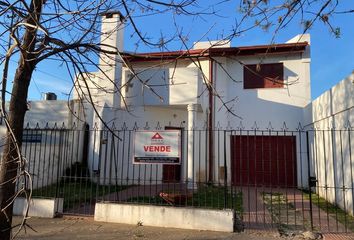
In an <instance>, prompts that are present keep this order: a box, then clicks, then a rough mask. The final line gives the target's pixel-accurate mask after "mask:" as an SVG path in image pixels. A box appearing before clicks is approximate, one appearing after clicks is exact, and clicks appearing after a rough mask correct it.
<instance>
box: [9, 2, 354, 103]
mask: <svg viewBox="0 0 354 240" xmlns="http://www.w3.org/2000/svg"><path fill="white" fill-rule="evenodd" d="M237 2H238V1H230V3H228V4H224V5H221V6H215V8H214V9H215V10H216V11H217V14H215V15H203V16H197V17H195V16H194V17H190V16H189V17H186V16H180V15H177V16H176V15H172V14H161V15H158V16H152V17H149V18H139V17H137V18H136V24H137V26H138V27H139V29H141V31H142V32H143V33H144V34H147V36H151V37H152V39H155V40H157V39H159V38H160V37H161V36H162V35H163V36H166V37H168V36H171V35H173V34H174V33H175V31H176V30H175V27H174V25H173V24H174V21H176V22H177V24H178V26H179V29H183V32H184V33H185V34H186V35H188V41H187V44H188V47H191V46H192V44H193V42H196V41H206V40H217V39H220V38H222V37H223V36H225V35H228V33H229V32H230V30H231V29H232V27H233V25H234V24H235V22H238V21H239V20H240V15H239V12H238V4H237ZM343 2H344V4H343V6H341V8H340V9H354V4H353V1H343ZM137 16H138V13H137ZM251 21H254V20H250V21H248V22H246V25H247V24H253V22H251ZM331 23H332V25H333V26H334V27H340V30H341V35H340V38H336V37H335V36H334V35H333V34H332V33H331V32H330V31H329V28H328V27H327V26H325V25H324V24H323V23H322V22H317V23H316V24H315V25H314V26H313V27H312V28H311V29H310V30H309V31H308V33H310V34H311V92H312V99H315V98H317V97H318V96H319V95H321V93H323V92H324V91H326V90H328V89H329V88H331V87H332V86H334V85H335V84H336V83H338V82H339V81H340V80H342V79H344V78H345V77H346V76H348V75H349V74H351V73H352V71H353V70H354V47H353V45H354V27H353V23H354V14H353V13H352V14H338V15H336V16H335V17H334V18H333V19H332V22H331ZM302 31H303V25H302V24H301V23H300V22H299V20H298V19H296V18H295V19H294V20H293V21H292V22H291V23H290V24H289V25H288V26H287V27H286V28H285V29H283V30H282V31H280V32H279V33H277V34H276V36H275V39H274V41H275V42H276V43H283V42H286V41H287V40H289V39H291V38H292V37H294V36H295V35H297V34H300V33H302ZM222 35H223V36H222ZM273 36H274V35H273V31H272V30H271V29H270V30H268V31H264V30H262V29H260V28H256V29H254V30H250V31H247V32H245V33H243V34H242V35H241V36H239V37H237V38H234V39H233V40H232V42H231V46H233V47H238V46H248V45H257V44H269V43H271V40H272V38H273ZM136 42H137V36H136V34H135V35H134V34H133V28H132V26H131V25H129V24H128V25H127V27H126V30H125V37H124V50H125V51H138V52H149V51H158V49H151V48H149V47H147V46H144V45H143V44H139V45H136ZM137 46H138V47H137ZM183 48H185V47H184V46H183V44H181V42H180V41H172V42H170V43H169V44H168V46H167V48H166V49H164V50H165V51H166V50H180V49H183ZM97 61H98V60H97ZM16 65H17V63H16V62H12V63H11V71H10V78H11V77H13V74H14V69H15V67H16ZM70 89H71V80H70V76H69V75H68V74H67V72H66V70H65V68H64V67H62V66H58V65H56V64H55V63H54V62H51V61H44V62H43V63H41V64H39V65H38V66H37V68H36V71H35V73H34V75H33V81H32V83H31V85H30V91H29V100H39V99H42V98H43V93H45V92H54V93H56V94H57V95H58V98H59V99H67V98H68V95H67V94H68V93H69V91H70Z"/></svg>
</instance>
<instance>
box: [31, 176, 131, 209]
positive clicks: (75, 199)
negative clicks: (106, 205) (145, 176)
mask: <svg viewBox="0 0 354 240" xmlns="http://www.w3.org/2000/svg"><path fill="white" fill-rule="evenodd" d="M127 187H128V186H117V185H99V184H97V183H94V182H91V181H89V180H81V181H80V180H78V181H66V182H64V181H61V182H59V183H57V184H52V185H49V186H46V187H42V188H39V189H34V190H33V192H32V196H33V197H39V198H54V197H60V198H64V210H67V209H70V208H71V207H74V206H77V205H81V204H83V203H90V202H92V203H93V201H95V199H96V198H97V197H100V196H104V195H106V194H109V193H113V192H118V191H121V190H123V189H125V188H127Z"/></svg>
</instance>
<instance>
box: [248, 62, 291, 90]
mask: <svg viewBox="0 0 354 240" xmlns="http://www.w3.org/2000/svg"><path fill="white" fill-rule="evenodd" d="M257 70H258V71H257ZM282 87H284V67H283V63H270V64H260V65H259V69H257V65H256V64H254V65H245V66H244V67H243V88H244V89H254V88H282Z"/></svg>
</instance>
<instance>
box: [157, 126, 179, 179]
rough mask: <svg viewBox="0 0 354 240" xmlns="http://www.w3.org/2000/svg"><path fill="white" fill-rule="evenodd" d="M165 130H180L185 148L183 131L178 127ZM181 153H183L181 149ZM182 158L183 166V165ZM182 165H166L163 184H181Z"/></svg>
mask: <svg viewBox="0 0 354 240" xmlns="http://www.w3.org/2000/svg"><path fill="white" fill-rule="evenodd" d="M165 130H180V131H181V139H182V143H181V148H182V146H183V129H182V128H178V127H165ZM181 153H183V151H182V149H181ZM182 160H183V159H182V156H181V164H182ZM181 164H180V165H176V164H164V165H163V170H162V181H163V182H180V181H181V169H182V168H181Z"/></svg>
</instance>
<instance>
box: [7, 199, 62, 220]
mask: <svg viewBox="0 0 354 240" xmlns="http://www.w3.org/2000/svg"><path fill="white" fill-rule="evenodd" d="M63 203H64V200H63V198H54V199H39V198H32V199H31V201H30V206H29V211H28V216H29V217H43V218H54V217H55V216H56V215H57V214H58V213H59V214H60V213H63ZM27 206H28V201H27V200H26V199H25V198H16V200H15V202H14V206H13V214H14V215H19V216H25V215H26V211H27Z"/></svg>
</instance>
